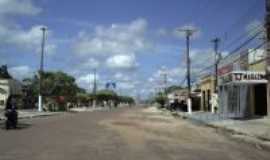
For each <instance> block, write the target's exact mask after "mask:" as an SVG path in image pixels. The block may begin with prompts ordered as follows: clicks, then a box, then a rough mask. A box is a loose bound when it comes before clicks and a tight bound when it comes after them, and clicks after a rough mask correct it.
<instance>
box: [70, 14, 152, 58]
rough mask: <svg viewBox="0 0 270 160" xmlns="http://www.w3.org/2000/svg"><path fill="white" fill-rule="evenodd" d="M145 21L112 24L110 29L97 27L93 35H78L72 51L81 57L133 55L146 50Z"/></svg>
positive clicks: (84, 33) (82, 33) (81, 33)
mask: <svg viewBox="0 0 270 160" xmlns="http://www.w3.org/2000/svg"><path fill="white" fill-rule="evenodd" d="M146 28H147V21H146V20H145V19H137V20H134V21H132V22H131V23H129V24H112V25H111V26H110V27H104V26H97V27H96V28H95V31H94V33H93V34H89V35H88V34H87V33H86V32H80V33H79V39H78V41H76V43H75V45H74V51H75V53H76V54H79V55H81V56H89V55H98V56H101V55H116V54H134V53H136V52H138V51H141V50H143V49H145V48H147V45H146V42H145V39H144V33H145V31H146Z"/></svg>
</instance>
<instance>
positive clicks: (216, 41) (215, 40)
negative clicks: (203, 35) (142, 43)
mask: <svg viewBox="0 0 270 160" xmlns="http://www.w3.org/2000/svg"><path fill="white" fill-rule="evenodd" d="M211 42H213V43H214V51H215V82H214V90H215V93H217V90H218V89H217V88H218V64H219V60H220V53H219V52H218V47H219V42H220V39H219V38H215V39H213V40H212V41H211Z"/></svg>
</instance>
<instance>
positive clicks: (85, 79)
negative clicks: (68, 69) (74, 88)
mask: <svg viewBox="0 0 270 160" xmlns="http://www.w3.org/2000/svg"><path fill="white" fill-rule="evenodd" d="M94 79H95V75H94V74H85V75H82V76H79V77H78V78H77V79H76V83H77V84H78V85H79V86H80V87H82V88H85V89H89V87H91V88H92V87H93V82H94ZM99 79H100V77H99V75H98V74H97V75H96V80H99Z"/></svg>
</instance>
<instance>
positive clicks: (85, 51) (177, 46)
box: [0, 0, 265, 96]
mask: <svg viewBox="0 0 270 160" xmlns="http://www.w3.org/2000/svg"><path fill="white" fill-rule="evenodd" d="M264 14H265V11H264V0H245V1H244V0H226V1H224V0H170V1H168V0H113V1H108V0H76V1H66V0H57V1H56V0H0V57H1V58H0V64H7V65H8V67H9V70H10V72H11V73H12V75H13V77H15V78H17V79H23V78H25V77H29V76H31V75H33V74H34V73H35V72H37V70H38V67H39V62H40V60H39V59H40V43H41V35H42V34H41V31H40V27H42V26H46V27H47V28H48V32H47V37H46V49H45V70H50V71H52V70H53V71H56V70H62V71H64V72H67V73H69V74H71V75H73V76H75V77H76V80H77V83H78V84H79V85H80V86H81V87H84V88H85V89H91V87H92V84H91V83H90V82H91V81H92V80H93V70H94V68H96V69H97V73H98V75H97V78H98V80H99V88H104V85H105V83H106V82H110V81H113V82H116V83H117V91H118V92H120V93H121V94H125V93H128V94H130V95H138V94H140V95H142V96H147V95H148V94H149V93H151V92H153V91H154V88H156V87H157V86H160V85H161V81H162V78H161V75H162V74H163V72H166V73H167V74H168V83H169V84H180V83H181V82H182V81H183V77H184V76H185V39H184V36H183V34H182V33H179V32H177V31H176V30H177V28H181V27H184V28H185V27H188V28H194V29H196V31H197V32H196V33H195V34H194V36H193V38H192V43H191V59H192V72H193V73H194V75H196V74H195V72H196V70H199V69H201V68H203V67H205V66H208V65H211V64H212V63H213V52H212V44H211V43H210V40H211V39H213V38H214V37H220V38H222V43H221V49H220V50H221V51H222V52H224V53H226V52H229V51H230V50H232V49H233V48H234V47H236V46H237V45H238V44H237V43H231V42H232V41H233V40H234V39H235V38H237V36H239V35H241V34H243V33H245V32H246V31H247V30H250V29H251V28H252V27H253V28H254V27H256V26H258V25H259V24H260V23H262V22H263V17H264ZM234 45H235V46H234Z"/></svg>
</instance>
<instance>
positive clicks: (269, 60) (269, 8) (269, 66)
mask: <svg viewBox="0 0 270 160" xmlns="http://www.w3.org/2000/svg"><path fill="white" fill-rule="evenodd" d="M265 9H266V16H265V29H266V39H267V43H266V75H267V76H266V77H267V80H268V83H267V115H268V116H269V117H270V44H269V42H270V0H265Z"/></svg>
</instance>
